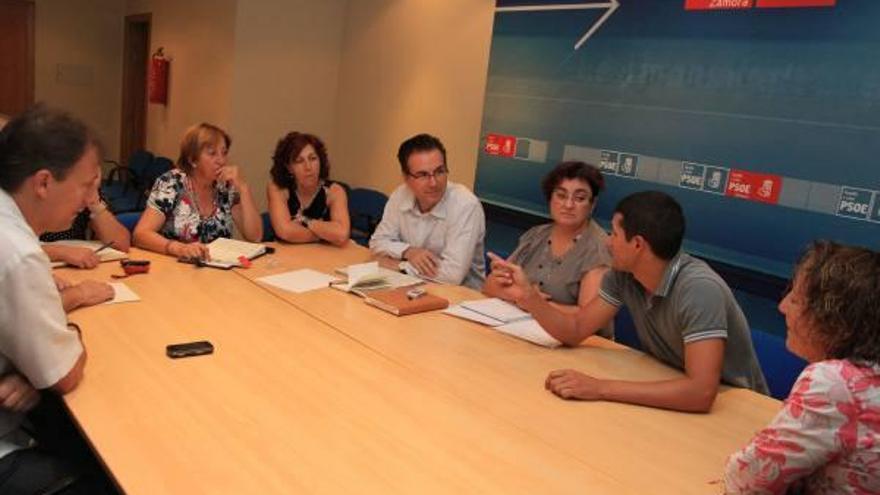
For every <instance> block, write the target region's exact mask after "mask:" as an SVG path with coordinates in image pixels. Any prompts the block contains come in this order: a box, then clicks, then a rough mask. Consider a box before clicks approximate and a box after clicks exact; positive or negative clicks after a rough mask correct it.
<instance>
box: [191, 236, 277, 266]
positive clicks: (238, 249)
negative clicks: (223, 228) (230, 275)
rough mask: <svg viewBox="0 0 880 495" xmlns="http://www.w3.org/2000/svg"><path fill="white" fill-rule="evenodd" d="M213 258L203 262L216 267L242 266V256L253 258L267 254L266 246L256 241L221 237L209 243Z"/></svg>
mask: <svg viewBox="0 0 880 495" xmlns="http://www.w3.org/2000/svg"><path fill="white" fill-rule="evenodd" d="M208 249H209V250H210V253H211V260H210V261H205V262H203V263H202V264H203V265H205V266H213V267H215V268H232V267H235V266H242V263H241V260H240V258H241V257H244V258H246V259H248V260H252V259H254V258H256V257H258V256H261V255H263V254H266V246H264V245H262V244H257V243H255V242H247V241H239V240H237V239H227V238H225V237H220V238H218V239H215V240H214V241H213V242H211V243H210V244H208Z"/></svg>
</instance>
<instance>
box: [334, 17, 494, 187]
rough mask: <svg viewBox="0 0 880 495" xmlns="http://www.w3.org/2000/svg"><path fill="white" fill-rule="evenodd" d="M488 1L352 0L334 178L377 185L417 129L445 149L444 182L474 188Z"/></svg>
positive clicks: (395, 170) (386, 183)
mask: <svg viewBox="0 0 880 495" xmlns="http://www.w3.org/2000/svg"><path fill="white" fill-rule="evenodd" d="M494 5H495V2H494V0H443V1H438V0H371V1H364V0H353V1H352V2H350V4H349V10H348V15H347V17H346V30H345V41H344V45H343V49H342V71H341V74H340V84H339V96H338V99H337V106H336V107H337V111H336V133H335V135H336V142H337V145H336V146H335V153H334V155H335V156H334V158H335V167H336V168H335V175H336V177H338V178H339V179H341V180H345V181H347V182H349V183H351V184H352V185H353V186H357V185H367V186H370V187H374V188H377V189H380V190H383V191H386V192H389V191H391V190H392V189H393V188H394V187H395V186H396V185H397V184H399V183H400V169H399V166H398V164H397V160H396V158H395V155H396V153H397V147H398V145H399V144H400V142H401V141H402V140H404V139H405V138H407V137H409V136H411V135H413V134H416V133H418V132H429V133H432V134H435V135H437V136H438V137H440V139H441V140H442V141H443V142H444V144H445V145H446V148H447V155H448V161H449V166H450V169H451V172H452V173H451V179H452V180H455V181H457V182H462V183H464V184H466V185H468V186H469V187H470V186H473V182H474V176H475V170H476V160H477V151H478V147H479V142H480V138H479V134H480V123H481V115H482V112H483V100H484V95H485V90H486V74H487V68H488V61H489V45H490V41H491V37H492V22H493V18H494Z"/></svg>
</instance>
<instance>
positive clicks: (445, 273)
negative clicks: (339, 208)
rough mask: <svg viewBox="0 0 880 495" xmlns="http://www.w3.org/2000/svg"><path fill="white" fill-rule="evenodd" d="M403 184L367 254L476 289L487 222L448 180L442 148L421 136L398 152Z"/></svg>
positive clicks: (482, 275) (393, 196) (474, 203)
mask: <svg viewBox="0 0 880 495" xmlns="http://www.w3.org/2000/svg"><path fill="white" fill-rule="evenodd" d="M397 160H398V161H399V162H400V168H401V171H402V172H403V182H404V183H403V184H401V185H400V186H399V187H398V188H397V189H395V190H394V192H393V193H391V197H390V198H388V203H387V204H386V205H385V212H384V213H383V215H382V221H381V222H380V223H379V226H378V227H376V231H375V232H374V233H373V236H372V237H371V238H370V250H372V251H373V253H374V254H377V255H380V256H388V257H391V258H394V259H398V260H404V261H406V262H407V263H406V264H405V265H404V266H406V267H407V268H408V269H410V270H414V271H415V272H416V273H417V274H418V275H420V276H422V277H425V278H428V279H431V280H436V281H438V282H443V283H448V284H457V285H458V284H460V285H466V286H468V287H471V288H473V289H477V290H479V289H480V287H482V285H483V280H484V279H485V273H486V270H485V260H484V257H483V237H484V236H485V234H486V219H485V216H484V214H483V207H482V205H481V204H480V201H479V200H478V199H477V197H476V196H474V194H473V193H472V192H471V191H470V190H468V189H467V188H466V187H464V186H462V185H461V184H455V183H453V182H449V181H448V179H447V175H448V174H449V168H448V166H447V163H446V148H444V147H443V143H441V142H440V140H439V139H437V138H436V137H434V136H431V135H429V134H419V135H416V136H413V137H411V138H409V139H407V140H406V141H404V142H403V143H402V144H401V145H400V148H399V149H398V151H397Z"/></svg>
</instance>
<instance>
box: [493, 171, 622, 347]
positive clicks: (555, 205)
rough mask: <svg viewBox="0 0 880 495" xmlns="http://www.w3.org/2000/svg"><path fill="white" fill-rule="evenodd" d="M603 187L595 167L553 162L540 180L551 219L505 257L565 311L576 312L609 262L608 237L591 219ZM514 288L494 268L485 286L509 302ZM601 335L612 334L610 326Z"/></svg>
mask: <svg viewBox="0 0 880 495" xmlns="http://www.w3.org/2000/svg"><path fill="white" fill-rule="evenodd" d="M604 187H605V180H604V178H603V177H602V173H601V172H599V169H597V168H596V167H594V166H593V165H588V164H586V163H583V162H574V161H572V162H563V163H560V164H559V165H557V166H556V168H554V169H553V170H552V171H550V173H549V174H547V176H545V177H544V180H543V181H542V182H541V189H542V190H543V192H544V196H545V197H546V198H547V201H548V203H549V207H550V218H551V219H552V220H553V221H552V222H551V223H548V224H544V225H538V226H537V227H533V228H531V229H529V230H528V231H527V232H526V233H525V234H523V236H522V237H520V240H519V245H517V247H516V250H515V251H514V252H513V254H512V255H511V256H510V258H509V260H510V261H512V262H513V263H515V264H517V265H520V266H522V267H523V270H525V272H526V274H527V275H528V277H529V280H531V281H533V282H534V283H535V284H537V286H538V289H539V290H540V291H541V292H542V293H544V294H545V297H546V298H547V299H549V300H550V301H551V302H552V303H553V305H554V306H556V307H557V308H559V309H561V310H563V311H570V312H572V313H575V312H577V310H578V307H579V306H583V305H585V304H586V303H587V302H589V301H590V300H591V299H593V297H595V296H596V294H597V293H598V291H599V285H600V282H601V280H602V275H603V274H604V273H605V270H606V269H607V267H609V266H610V265H611V258H610V256H609V255H608V251H607V250H606V248H605V240H606V239H607V238H608V235H607V234H606V233H605V231H604V230H602V227H600V226H599V225H598V224H596V222H595V221H593V220H592V213H593V208H594V207H595V206H596V199H597V198H598V196H599V192H601V191H602V189H604ZM516 290H517V289H516V287H515V286H513V285H511V283H510V280H509V279H508V278H504V277H501V276H500V274H499V273H494V272H493V273H490V274H489V276H488V277H487V278H486V283H485V285H484V286H483V293H485V294H486V295H489V296H493V297H499V298H501V299H505V300H508V301H514V300H516V299H517V295H518V294H516V292H515V291H516ZM599 334H600V335H602V336H605V337H611V336H612V332H611V329H610V328H607V329H604V330H602V331H600V332H599Z"/></svg>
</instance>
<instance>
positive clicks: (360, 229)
mask: <svg viewBox="0 0 880 495" xmlns="http://www.w3.org/2000/svg"><path fill="white" fill-rule="evenodd" d="M387 202H388V196H386V195H385V194H384V193H381V192H379V191H376V190H375V189H366V188H360V187H358V188H355V189H352V190H351V191H350V192H349V194H348V215H349V217H350V218H351V239H352V240H353V241H354V242H356V243H358V244H360V245H361V246H366V245H368V244H369V242H370V236H372V235H373V232H374V231H375V230H376V227H377V226H378V225H379V222H380V221H381V220H382V213H383V212H384V211H385V203H387Z"/></svg>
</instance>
